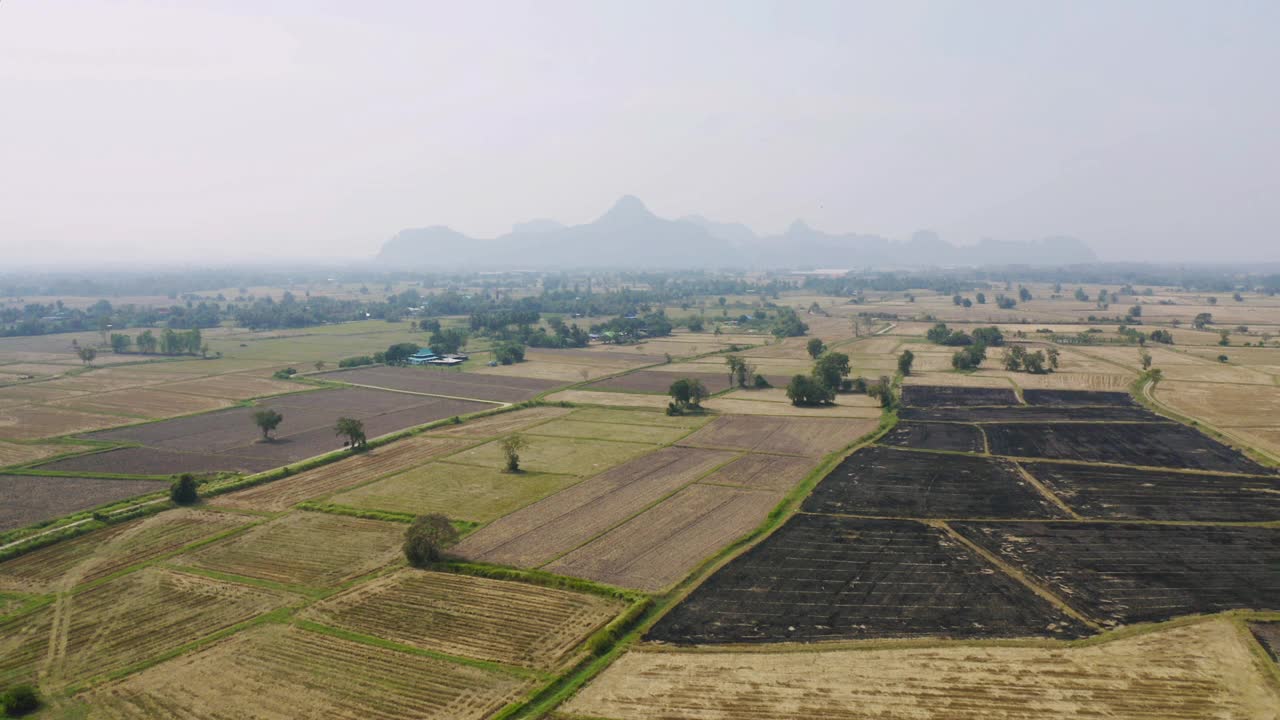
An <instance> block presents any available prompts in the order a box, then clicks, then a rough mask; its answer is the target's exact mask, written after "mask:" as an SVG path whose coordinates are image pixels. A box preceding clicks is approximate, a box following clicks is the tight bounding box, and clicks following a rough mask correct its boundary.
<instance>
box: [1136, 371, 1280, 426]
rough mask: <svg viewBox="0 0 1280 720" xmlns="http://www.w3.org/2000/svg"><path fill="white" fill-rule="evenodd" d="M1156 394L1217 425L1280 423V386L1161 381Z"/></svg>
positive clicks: (1181, 411)
mask: <svg viewBox="0 0 1280 720" xmlns="http://www.w3.org/2000/svg"><path fill="white" fill-rule="evenodd" d="M1154 393H1155V398H1156V399H1157V400H1159V401H1160V402H1161V403H1163V404H1165V405H1168V406H1169V407H1170V408H1172V409H1173V410H1174V411H1176V412H1179V413H1182V414H1183V415H1189V416H1191V417H1194V418H1197V419H1199V420H1203V421H1204V422H1207V423H1209V424H1210V425H1215V426H1217V427H1224V428H1226V427H1260V426H1272V427H1280V388H1271V389H1264V388H1259V387H1257V386H1253V385H1230V384H1227V383H1187V382H1171V381H1164V380H1162V381H1160V383H1159V384H1158V385H1156V386H1155V390H1154Z"/></svg>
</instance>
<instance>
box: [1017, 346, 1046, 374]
mask: <svg viewBox="0 0 1280 720" xmlns="http://www.w3.org/2000/svg"><path fill="white" fill-rule="evenodd" d="M1022 365H1023V367H1025V368H1026V369H1027V372H1029V373H1032V374H1033V375H1043V374H1044V372H1045V369H1044V352H1043V351H1040V350H1037V351H1035V352H1032V353H1027V354H1025V355H1024V356H1023V357H1022Z"/></svg>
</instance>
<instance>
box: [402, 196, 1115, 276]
mask: <svg viewBox="0 0 1280 720" xmlns="http://www.w3.org/2000/svg"><path fill="white" fill-rule="evenodd" d="M377 259H378V261H379V262H381V263H385V264H388V265H396V266H399V267H407V268H433V269H457V268H480V267H484V268H493V269H506V268H527V269H535V268H537V269H543V268H551V267H614V268H616V267H632V268H698V267H738V268H743V267H754V268H766V267H767V268H783V267H787V268H805V267H809V268H812V267H824V268H870V267H875V268H895V267H904V268H905V267H946V266H965V265H968V266H978V265H1072V264H1079V263H1090V262H1095V261H1096V260H1097V256H1096V255H1095V254H1094V252H1093V250H1091V249H1090V248H1089V246H1088V245H1085V244H1084V243H1083V242H1081V241H1080V240H1078V239H1076V238H1071V237H1048V238H1044V239H1043V240H1039V241H1031V242H1011V241H998V240H990V239H984V240H982V241H981V242H979V243H977V244H976V245H953V244H951V243H948V242H946V241H945V240H943V239H941V238H940V237H938V236H937V234H935V233H933V232H929V231H920V232H917V233H915V234H914V235H912V237H911V238H910V239H909V240H907V241H905V242H895V241H892V240H889V239H887V238H884V237H881V236H879V235H860V234H855V233H846V234H832V233H826V232H823V231H821V230H816V229H814V228H811V227H809V226H808V225H806V224H805V223H804V222H803V221H801V220H797V221H795V222H793V223H792V224H791V226H790V227H788V228H787V230H786V232H784V233H782V234H780V235H764V236H762V235H759V234H757V233H756V232H755V231H753V230H752V229H751V228H749V227H747V226H746V225H743V224H741V223H726V222H715V221H712V220H708V219H707V218H704V217H702V216H700V215H688V216H685V217H682V218H679V219H677V220H668V219H665V218H660V217H658V216H657V215H654V214H653V213H652V212H650V211H649V209H648V208H647V207H645V205H644V203H642V202H641V201H640V200H639V198H636V197H634V196H631V195H626V196H623V197H622V198H620V199H619V200H618V201H617V202H616V203H614V205H613V207H611V208H610V209H609V211H608V212H606V213H605V214H603V215H601V216H600V217H599V218H597V219H596V220H594V221H592V222H589V223H585V224H582V225H562V224H560V223H558V222H556V221H554V220H546V219H539V220H531V221H529V222H525V223H518V224H516V225H515V226H514V227H513V228H512V230H511V232H509V233H507V234H506V235H502V236H500V237H497V238H488V239H481V238H472V237H468V236H466V235H464V234H462V233H460V232H457V231H456V230H453V229H451V228H448V227H445V226H443V225H435V226H431V227H424V228H412V229H407V230H401V231H400V232H399V233H396V235H395V236H394V237H392V238H391V239H389V240H387V241H386V242H385V243H383V245H382V250H381V251H380V252H379V253H378V258H377Z"/></svg>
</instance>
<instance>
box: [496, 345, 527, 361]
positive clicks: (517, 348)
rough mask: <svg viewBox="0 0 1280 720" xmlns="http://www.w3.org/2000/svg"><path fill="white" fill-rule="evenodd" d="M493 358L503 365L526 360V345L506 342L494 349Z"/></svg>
mask: <svg viewBox="0 0 1280 720" xmlns="http://www.w3.org/2000/svg"><path fill="white" fill-rule="evenodd" d="M493 359H494V360H497V361H498V362H499V363H501V364H503V365H514V364H516V363H518V362H524V346H523V345H521V344H520V343H516V342H504V343H501V344H499V345H498V346H496V347H495V348H494V349H493Z"/></svg>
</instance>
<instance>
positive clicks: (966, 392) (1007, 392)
mask: <svg viewBox="0 0 1280 720" xmlns="http://www.w3.org/2000/svg"><path fill="white" fill-rule="evenodd" d="M902 404H903V405H909V406H912V407H955V406H961V407H964V406H971V405H1019V404H1021V403H1019V402H1018V396H1017V395H1015V394H1014V393H1013V388H976V387H947V386H935V385H904V386H903V388H902Z"/></svg>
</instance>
